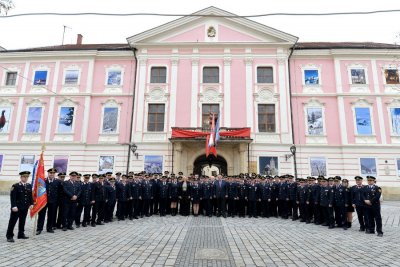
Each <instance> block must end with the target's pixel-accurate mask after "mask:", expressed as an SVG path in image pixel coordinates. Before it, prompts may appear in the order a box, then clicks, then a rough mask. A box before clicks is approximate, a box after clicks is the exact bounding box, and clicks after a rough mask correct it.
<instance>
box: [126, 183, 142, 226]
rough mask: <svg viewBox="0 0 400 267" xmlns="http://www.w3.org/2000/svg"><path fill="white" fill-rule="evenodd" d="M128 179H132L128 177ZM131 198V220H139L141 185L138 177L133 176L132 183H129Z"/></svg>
mask: <svg viewBox="0 0 400 267" xmlns="http://www.w3.org/2000/svg"><path fill="white" fill-rule="evenodd" d="M128 177H132V176H131V175H128ZM130 186H131V197H132V206H133V219H135V220H137V219H139V216H140V213H141V211H142V208H141V207H142V205H141V204H142V184H141V182H140V180H139V176H135V177H134V179H133V182H132V183H131V185H130Z"/></svg>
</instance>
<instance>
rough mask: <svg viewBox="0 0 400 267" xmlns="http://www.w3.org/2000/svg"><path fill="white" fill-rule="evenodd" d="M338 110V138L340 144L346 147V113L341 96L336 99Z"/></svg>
mask: <svg viewBox="0 0 400 267" xmlns="http://www.w3.org/2000/svg"><path fill="white" fill-rule="evenodd" d="M338 110H339V124H340V136H341V138H342V144H343V145H347V144H348V139H347V125H346V112H345V109H344V99H343V97H342V96H339V97H338Z"/></svg>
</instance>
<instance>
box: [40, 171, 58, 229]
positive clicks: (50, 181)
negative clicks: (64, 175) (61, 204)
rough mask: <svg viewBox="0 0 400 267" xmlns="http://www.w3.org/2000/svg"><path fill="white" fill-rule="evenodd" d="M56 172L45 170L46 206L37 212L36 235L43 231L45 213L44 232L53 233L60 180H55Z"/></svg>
mask: <svg viewBox="0 0 400 267" xmlns="http://www.w3.org/2000/svg"><path fill="white" fill-rule="evenodd" d="M56 172H57V170H56V168H50V169H48V170H47V178H46V179H45V183H46V193H47V204H46V206H45V207H44V208H43V209H42V210H41V211H39V217H38V224H37V230H36V234H37V235H40V234H41V233H42V231H43V226H44V220H45V217H46V212H47V225H46V230H47V232H48V233H54V230H53V227H54V226H55V221H56V217H57V213H56V211H57V203H58V190H59V186H60V180H57V179H56V178H55V174H56Z"/></svg>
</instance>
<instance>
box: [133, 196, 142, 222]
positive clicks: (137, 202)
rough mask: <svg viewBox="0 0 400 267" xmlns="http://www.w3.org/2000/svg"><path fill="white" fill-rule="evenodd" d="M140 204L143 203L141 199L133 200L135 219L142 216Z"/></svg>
mask: <svg viewBox="0 0 400 267" xmlns="http://www.w3.org/2000/svg"><path fill="white" fill-rule="evenodd" d="M140 203H141V200H140V199H132V205H133V217H135V218H137V217H139V216H140V212H141V208H140V207H141V206H140Z"/></svg>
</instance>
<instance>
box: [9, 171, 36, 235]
mask: <svg viewBox="0 0 400 267" xmlns="http://www.w3.org/2000/svg"><path fill="white" fill-rule="evenodd" d="M30 174H31V173H30V172H29V171H23V172H20V173H19V175H20V182H19V183H16V184H13V186H12V187H11V191H10V199H11V214H10V220H9V222H8V228H7V234H6V237H7V242H14V238H13V237H14V227H15V224H16V223H17V221H18V220H19V223H18V239H28V237H27V236H25V220H26V216H27V215H28V210H29V209H32V207H33V198H32V185H31V184H29V183H27V181H28V178H29V175H30Z"/></svg>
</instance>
